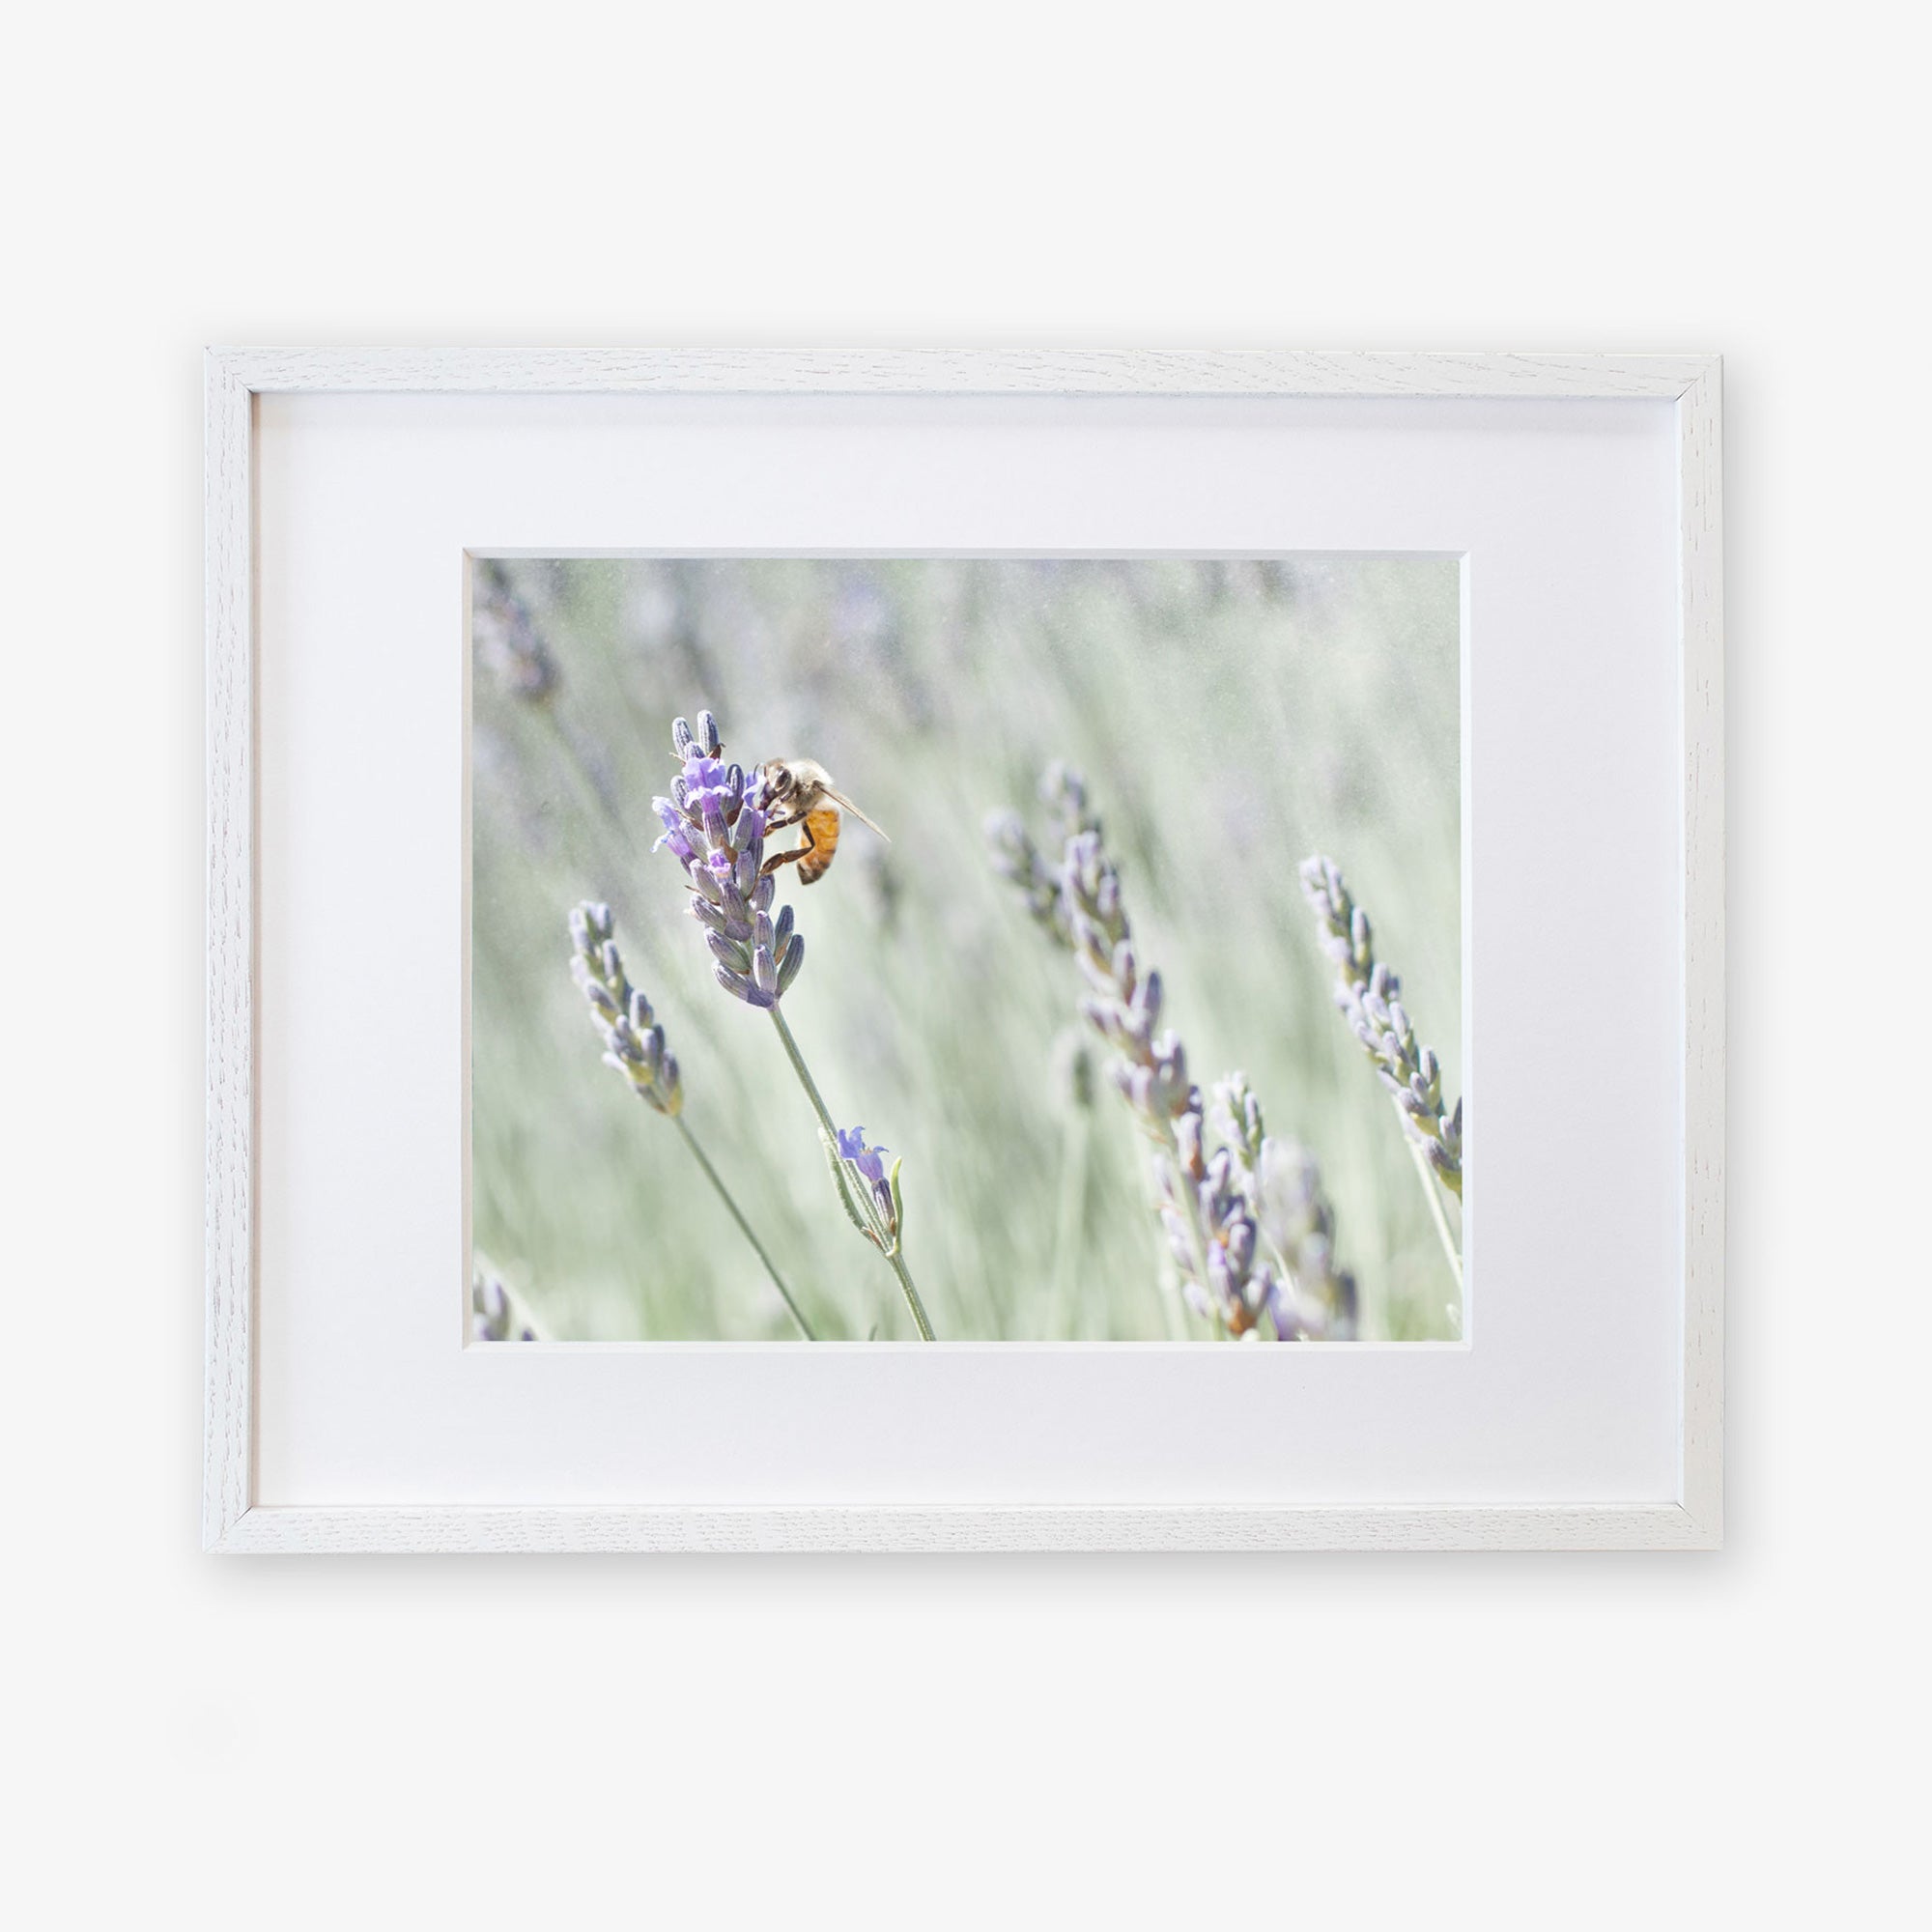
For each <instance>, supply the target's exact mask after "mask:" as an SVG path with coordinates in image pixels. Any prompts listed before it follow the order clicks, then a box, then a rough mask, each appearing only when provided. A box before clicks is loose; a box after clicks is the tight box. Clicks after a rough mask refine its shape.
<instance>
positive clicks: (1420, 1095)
mask: <svg viewBox="0 0 1932 1932" xmlns="http://www.w3.org/2000/svg"><path fill="white" fill-rule="evenodd" d="M1301 890H1302V894H1303V895H1304V896H1305V897H1306V898H1307V900H1308V905H1309V910H1310V911H1311V912H1313V913H1314V915H1315V917H1316V920H1317V922H1318V923H1320V925H1321V932H1322V939H1321V950H1322V952H1325V953H1327V955H1328V957H1329V958H1330V959H1331V960H1332V961H1333V962H1334V965H1335V1005H1336V1007H1337V1008H1338V1009H1340V1011H1341V1014H1342V1017H1343V1019H1344V1020H1345V1021H1346V1022H1347V1024H1348V1027H1349V1031H1350V1033H1352V1034H1353V1035H1354V1036H1355V1037H1356V1039H1357V1040H1358V1041H1360V1043H1361V1047H1362V1051H1363V1052H1364V1053H1366V1054H1367V1055H1368V1056H1369V1058H1370V1060H1371V1061H1373V1062H1374V1063H1375V1067H1376V1072H1377V1074H1378V1076H1379V1078H1380V1080H1381V1083H1382V1085H1383V1086H1384V1087H1386V1088H1387V1089H1388V1091H1389V1094H1390V1095H1391V1097H1392V1098H1393V1099H1394V1101H1395V1105H1396V1111H1397V1113H1399V1114H1400V1115H1401V1116H1402V1124H1403V1131H1404V1132H1405V1133H1406V1135H1407V1136H1408V1138H1409V1140H1410V1141H1411V1142H1412V1143H1413V1144H1414V1146H1415V1147H1416V1148H1418V1149H1419V1150H1420V1151H1421V1153H1422V1155H1423V1157H1424V1158H1425V1159H1426V1160H1427V1161H1428V1163H1429V1166H1430V1168H1431V1169H1432V1170H1433V1171H1434V1173H1435V1176H1436V1178H1437V1179H1439V1180H1440V1181H1441V1182H1442V1184H1443V1186H1445V1187H1446V1188H1448V1189H1449V1191H1450V1192H1451V1193H1452V1194H1454V1195H1457V1196H1458V1197H1460V1196H1461V1195H1462V1192H1463V1103H1462V1101H1461V1100H1458V1101H1457V1102H1456V1105H1455V1108H1454V1109H1453V1110H1451V1109H1448V1108H1446V1107H1444V1105H1443V1103H1442V1068H1441V1065H1440V1064H1439V1063H1438V1062H1437V1060H1436V1058H1435V1051H1434V1049H1433V1048H1430V1047H1427V1046H1419V1045H1417V1043H1416V1038H1415V1029H1414V1027H1413V1026H1412V1025H1411V1024H1410V1022H1409V1017H1408V1013H1407V1011H1406V1009H1405V1008H1404V1006H1403V1004H1402V981H1401V980H1399V979H1398V978H1397V977H1396V975H1395V974H1394V973H1392V972H1391V971H1390V970H1389V968H1388V967H1387V966H1386V965H1385V964H1384V963H1383V962H1382V961H1380V960H1378V958H1377V957H1376V950H1375V931H1374V928H1373V927H1372V926H1371V925H1370V923H1369V916H1368V914H1367V913H1366V912H1364V911H1363V910H1362V908H1361V907H1360V906H1358V905H1357V904H1356V903H1355V901H1354V899H1353V898H1352V897H1351V896H1350V892H1349V888H1348V885H1347V883H1346V882H1345V881H1344V880H1343V877H1342V874H1341V871H1340V869H1339V868H1338V867H1337V866H1336V865H1335V862H1334V861H1333V860H1332V859H1324V858H1322V857H1321V856H1320V855H1318V856H1316V857H1315V858H1312V859H1305V860H1303V862H1302V866H1301Z"/></svg>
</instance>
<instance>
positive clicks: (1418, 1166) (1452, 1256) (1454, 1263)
mask: <svg viewBox="0 0 1932 1932" xmlns="http://www.w3.org/2000/svg"><path fill="white" fill-rule="evenodd" d="M1403 1141H1404V1143H1405V1145H1406V1147H1407V1149H1408V1151H1409V1156H1410V1158H1411V1159H1413V1160H1414V1162H1415V1172H1416V1176H1417V1178H1418V1179H1420V1180H1421V1182H1422V1191H1423V1193H1424V1194H1426V1195H1427V1196H1428V1197H1429V1212H1430V1214H1431V1216H1432V1217H1433V1218H1434V1220H1435V1232H1436V1234H1437V1235H1438V1236H1441V1239H1442V1252H1443V1253H1444V1254H1445V1255H1447V1256H1448V1257H1449V1272H1450V1273H1451V1274H1453V1275H1454V1276H1455V1277H1456V1292H1457V1293H1459V1294H1460V1293H1462V1291H1463V1257H1462V1256H1461V1255H1460V1254H1458V1253H1457V1251H1456V1237H1455V1236H1454V1235H1452V1234H1451V1233H1450V1232H1449V1217H1448V1215H1446V1214H1445V1213H1444V1212H1443V1211H1442V1196H1441V1194H1440V1193H1439V1192H1438V1190H1437V1188H1436V1185H1435V1169H1434V1168H1432V1167H1431V1166H1430V1165H1429V1156H1428V1155H1427V1154H1426V1153H1424V1152H1423V1151H1422V1150H1421V1149H1420V1148H1419V1147H1417V1146H1416V1144H1415V1143H1414V1142H1413V1141H1412V1140H1410V1139H1409V1138H1408V1136H1407V1134H1406V1133H1405V1134H1404V1135H1403Z"/></svg>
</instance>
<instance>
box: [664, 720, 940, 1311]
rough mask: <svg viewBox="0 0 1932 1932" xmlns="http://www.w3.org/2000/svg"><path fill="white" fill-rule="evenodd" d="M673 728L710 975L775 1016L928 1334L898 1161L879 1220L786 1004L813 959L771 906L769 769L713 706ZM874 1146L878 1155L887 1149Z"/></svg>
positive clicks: (788, 919)
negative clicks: (737, 759)
mask: <svg viewBox="0 0 1932 1932" xmlns="http://www.w3.org/2000/svg"><path fill="white" fill-rule="evenodd" d="M670 737H671V750H672V752H673V753H674V754H675V755H676V756H677V758H678V759H679V760H680V762H681V769H680V770H679V773H678V776H677V777H676V778H675V779H673V780H672V781H671V788H670V796H669V797H668V798H657V799H653V800H652V801H651V806H652V810H655V811H656V813H657V815H658V820H659V823H660V824H662V825H663V827H664V833H663V836H662V837H661V838H659V839H658V841H657V842H658V845H659V846H667V847H668V848H669V850H670V854H671V857H672V858H674V859H675V860H676V861H677V863H678V865H679V866H680V867H682V868H683V870H684V875H685V882H686V884H687V885H688V887H689V888H690V892H691V901H690V910H691V916H692V918H693V919H695V920H696V922H697V923H698V924H699V925H700V926H702V927H703V928H704V936H705V944H706V946H707V947H709V949H710V952H711V959H712V965H711V971H712V974H713V976H714V977H715V978H716V980H717V981H718V983H719V984H720V985H721V986H722V987H724V989H725V992H727V993H729V994H730V995H731V997H732V998H733V999H735V1000H741V1001H743V1002H744V1004H745V1005H746V1006H748V1007H756V1008H758V1009H761V1010H762V1011H764V1012H766V1013H769V1014H770V1015H771V1020H772V1026H773V1028H774V1029H775V1031H776V1032H777V1034H778V1037H779V1041H780V1043H781V1045H782V1046H783V1048H784V1051H785V1058H786V1059H787V1060H789V1061H790V1063H791V1068H792V1071H793V1073H794V1074H796V1075H797V1077H798V1083H799V1085H800V1086H801V1087H802V1088H804V1090H805V1095H806V1098H807V1099H808V1100H810V1102H811V1110H812V1112H813V1113H814V1114H815V1115H816V1116H817V1118H818V1129H819V1135H820V1138H821V1140H822V1141H823V1142H824V1143H825V1145H826V1146H827V1147H828V1148H831V1149H833V1150H835V1153H834V1157H833V1158H834V1168H833V1175H834V1179H836V1180H840V1181H841V1187H840V1200H841V1201H842V1202H843V1204H844V1206H845V1208H846V1211H847V1212H848V1214H852V1215H853V1218H854V1221H855V1223H856V1225H857V1226H858V1227H859V1230H860V1232H861V1233H862V1234H865V1235H867V1237H868V1238H869V1239H871V1241H872V1244H873V1245H874V1246H875V1247H876V1248H878V1250H879V1252H880V1253H881V1254H882V1255H884V1257H885V1258H886V1261H887V1262H888V1263H889V1264H891V1267H892V1270H893V1273H894V1274H895V1277H896V1278H897V1280H898V1284H899V1289H900V1292H901V1293H903V1295H904V1296H905V1301H906V1307H907V1309H908V1310H909V1311H910V1313H911V1315H912V1318H913V1321H914V1324H915V1325H916V1326H917V1327H918V1329H919V1332H920V1337H921V1339H922V1340H923V1341H927V1342H930V1341H931V1340H932V1339H933V1332H932V1323H931V1322H930V1321H928V1320H927V1319H926V1313H925V1307H924V1304H923V1302H922V1301H921V1299H920V1295H919V1290H918V1288H917V1287H916V1286H915V1285H914V1282H913V1278H912V1271H911V1269H910V1268H909V1267H908V1265H907V1264H906V1260H905V1254H904V1250H903V1244H902V1242H901V1240H900V1236H899V1228H900V1225H901V1223H902V1221H903V1204H902V1202H901V1201H900V1198H899V1187H898V1168H897V1166H896V1164H895V1166H894V1169H893V1173H892V1180H891V1186H890V1190H889V1191H890V1194H891V1196H892V1199H893V1202H894V1208H893V1212H892V1215H891V1217H890V1225H888V1223H887V1222H886V1221H885V1220H881V1221H880V1222H879V1223H878V1224H877V1226H876V1227H874V1225H873V1224H872V1223H871V1222H869V1221H868V1220H867V1219H866V1218H865V1216H864V1214H863V1213H862V1212H860V1211H857V1204H856V1203H855V1201H854V1200H853V1199H852V1198H850V1196H851V1190H850V1188H849V1187H847V1186H845V1185H844V1184H842V1183H843V1180H844V1174H843V1169H844V1167H845V1166H846V1165H848V1164H849V1161H848V1158H847V1157H846V1156H843V1155H841V1154H838V1153H837V1152H836V1150H838V1148H839V1147H841V1146H842V1140H841V1135H840V1129H839V1128H838V1125H837V1124H836V1123H835V1122H834V1121H833V1118H832V1113H831V1110H830V1109H829V1108H828V1107H827V1106H826V1104H825V1099H824V1096H823V1095H822V1094H820V1093H819V1091H818V1083H817V1082H816V1081H815V1080H813V1078H812V1077H811V1070H810V1067H808V1066H807V1065H806V1064H805V1056H804V1054H802V1053H801V1052H800V1051H799V1046H798V1041H797V1040H796V1039H795V1038H794V1037H792V1031H791V1028H790V1026H789V1025H788V1024H787V1023H786V1021H785V1017H784V1014H783V1012H782V1011H781V1007H780V1003H781V1001H782V999H783V998H784V996H785V994H786V992H787V991H788V990H789V989H790V987H791V985H792V983H793V981H794V980H797V978H798V975H799V972H800V970H801V969H802V968H803V966H804V964H805V935H804V934H803V933H800V932H798V931H795V930H794V929H793V925H792V910H791V907H790V906H789V905H785V906H781V907H780V908H779V911H778V914H777V916H776V918H775V917H774V916H773V913H772V905H773V901H774V899H775V897H776V896H777V892H778V882H777V880H776V879H775V878H774V876H773V875H772V873H771V872H770V871H769V870H767V869H766V863H765V834H766V832H767V831H768V830H769V829H770V825H771V817H770V812H769V810H768V803H767V793H766V782H765V777H764V774H763V773H762V772H761V771H760V772H753V773H752V774H751V775H750V776H749V777H748V776H747V775H746V772H745V769H744V767H743V766H742V765H737V764H726V763H725V761H724V758H723V756H722V753H723V751H724V746H723V744H722V743H721V742H720V740H719V736H718V721H717V720H716V719H715V718H714V717H713V716H712V715H711V713H710V712H708V711H700V712H699V713H698V714H697V724H696V727H694V726H693V725H690V724H688V723H687V722H686V721H685V720H684V719H682V718H678V719H675V720H673V721H672V724H671V731H670ZM653 849H654V850H655V849H657V848H656V847H653ZM854 1131H855V1132H856V1131H857V1130H856V1129H855V1130H854ZM861 1145H862V1146H863V1143H862V1144H861ZM873 1152H874V1153H875V1154H876V1153H880V1152H883V1150H873ZM881 1173H882V1174H883V1169H881ZM863 1178H865V1177H864V1176H863V1175H862V1179H863ZM867 1184H868V1185H869V1180H868V1181H867Z"/></svg>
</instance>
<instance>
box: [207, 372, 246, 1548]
mask: <svg viewBox="0 0 1932 1932" xmlns="http://www.w3.org/2000/svg"><path fill="white" fill-rule="evenodd" d="M206 382H207V443H206V461H207V467H208V469H207V479H206V497H205V506H204V514H205V517H206V525H205V530H204V541H205V544H206V547H207V551H206V554H207V564H206V582H205V585H204V594H205V596H206V599H207V618H206V622H207V637H206V644H205V652H206V662H205V675H206V678H207V705H208V711H207V729H208V796H207V812H208V908H207V939H208V995H207V998H208V1005H207V1012H206V1028H207V1037H206V1052H207V1068H206V1079H207V1083H208V1084H207V1098H206V1107H207V1114H206V1134H207V1143H208V1155H207V1163H208V1164H207V1173H206V1177H205V1190H206V1191H205V1195H204V1203H203V1212H204V1216H205V1235H204V1239H205V1242H206V1255H205V1263H204V1265H205V1269H206V1276H207V1279H206V1289H205V1293H206V1297H207V1299H206V1322H207V1340H206V1348H207V1388H206V1412H205V1417H204V1441H203V1451H202V1503H201V1521H202V1539H203V1541H204V1542H205V1543H209V1544H213V1543H214V1542H216V1541H218V1539H219V1538H220V1537H221V1536H222V1535H223V1534H224V1533H225V1532H226V1531H227V1530H228V1528H229V1527H230V1526H231V1525H232V1524H233V1523H234V1522H235V1521H236V1520H237V1519H238V1518H240V1517H241V1514H242V1513H243V1511H245V1510H246V1509H247V1508H248V1504H249V1499H250V1495H251V1492H252V1490H253V1484H252V1482H251V1480H250V1465H251V1462H252V1444H253V1441H254V1426H253V1425H254V1404H253V1365H254V1350H253V1321H252V1300H253V1293H254V1280H255V1268H254V1211H253V1209H254V1140H255V1135H254V1124H255V1122H254V1106H255V1079H254V1070H255V997H254V987H255V971H254V965H255V921H254V897H255V894H254V866H255V857H254V816H255V811H254V801H255V783H254V761H255V696H254V611H253V600H254V492H253V481H252V478H253V468H254V449H253V444H254V398H253V396H252V395H251V394H250V392H249V390H248V387H247V385H246V384H244V383H243V382H242V381H241V378H240V376H239V375H238V374H237V373H236V372H235V370H234V369H233V368H232V367H229V366H227V365H226V364H225V363H224V361H223V360H222V358H220V357H219V356H216V355H210V356H209V358H208V365H207V374H206Z"/></svg>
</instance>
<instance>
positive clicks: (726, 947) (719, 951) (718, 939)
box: [705, 932, 752, 973]
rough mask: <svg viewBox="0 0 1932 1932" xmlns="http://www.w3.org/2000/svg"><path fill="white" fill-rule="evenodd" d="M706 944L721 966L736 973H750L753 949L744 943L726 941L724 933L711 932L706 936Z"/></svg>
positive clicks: (732, 940)
mask: <svg viewBox="0 0 1932 1932" xmlns="http://www.w3.org/2000/svg"><path fill="white" fill-rule="evenodd" d="M705 944H706V945H707V946H709V947H710V949H711V956H712V957H713V958H714V959H715V960H717V961H718V963H719V964H720V965H721V966H728V967H729V968H730V969H731V970H732V972H734V973H747V972H750V970H751V966H752V953H751V949H750V948H749V947H747V946H746V945H745V944H744V943H743V941H741V940H736V939H726V938H725V935H724V934H723V933H722V932H710V933H706V934H705Z"/></svg>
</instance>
